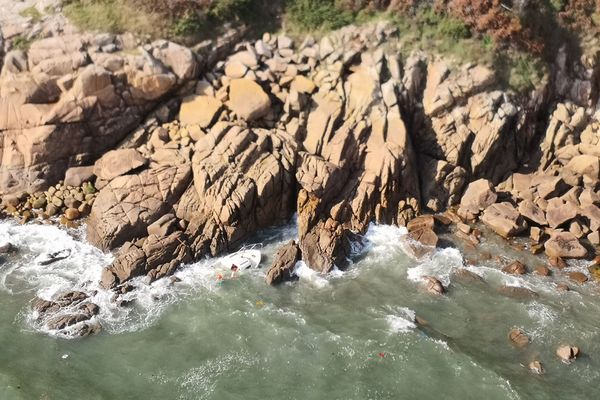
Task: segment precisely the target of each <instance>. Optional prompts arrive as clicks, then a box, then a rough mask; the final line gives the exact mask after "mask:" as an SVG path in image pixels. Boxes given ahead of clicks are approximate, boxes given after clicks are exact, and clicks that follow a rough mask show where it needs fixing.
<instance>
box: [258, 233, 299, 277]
mask: <svg viewBox="0 0 600 400" xmlns="http://www.w3.org/2000/svg"><path fill="white" fill-rule="evenodd" d="M301 258H302V253H301V252H300V246H298V244H297V243H296V242H295V241H293V240H291V241H289V242H288V243H287V244H285V245H284V246H281V247H280V248H279V250H277V254H275V259H274V260H273V264H271V266H270V267H269V270H268V271H267V276H266V278H265V280H266V282H267V284H269V285H276V284H278V283H281V282H285V281H288V280H291V279H293V272H294V268H295V267H296V263H297V262H298V261H300V259H301Z"/></svg>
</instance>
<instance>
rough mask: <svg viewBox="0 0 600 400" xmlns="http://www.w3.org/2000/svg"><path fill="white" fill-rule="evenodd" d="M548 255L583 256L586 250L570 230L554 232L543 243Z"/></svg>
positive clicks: (585, 254)
mask: <svg viewBox="0 0 600 400" xmlns="http://www.w3.org/2000/svg"><path fill="white" fill-rule="evenodd" d="M544 248H545V251H546V255H548V257H560V258H584V257H586V256H587V250H586V249H585V247H583V246H582V245H581V243H579V240H578V239H577V237H576V236H575V235H573V234H572V233H571V232H555V233H553V234H552V235H551V237H550V239H548V240H547V241H546V243H545V244H544Z"/></svg>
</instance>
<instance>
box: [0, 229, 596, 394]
mask: <svg viewBox="0 0 600 400" xmlns="http://www.w3.org/2000/svg"><path fill="white" fill-rule="evenodd" d="M293 233H294V227H288V228H286V229H280V230H275V231H270V232H266V233H265V234H264V235H261V236H260V237H257V238H256V240H257V241H262V242H264V243H266V244H267V245H266V247H265V249H264V255H265V260H264V261H263V264H262V265H263V268H262V269H258V270H253V271H250V272H247V273H245V274H243V275H241V276H240V277H239V278H238V279H235V280H227V281H225V282H223V283H222V284H219V283H217V282H216V281H215V277H214V274H215V271H214V269H213V267H212V264H213V262H212V261H207V262H202V263H197V264H194V265H190V266H186V267H185V268H183V269H182V270H181V271H180V272H178V273H177V275H178V277H179V278H181V280H182V281H181V282H180V283H176V284H174V285H167V284H166V283H165V282H157V283H156V284H154V285H153V286H151V287H148V286H146V285H144V284H143V283H142V282H138V286H139V290H138V291H136V293H132V294H131V298H130V299H131V300H133V302H132V305H131V306H130V307H129V308H126V309H118V308H116V307H114V306H111V305H110V303H109V301H108V297H109V296H108V294H106V293H99V294H98V295H96V297H95V300H96V301H97V302H98V304H99V305H100V307H101V310H102V311H101V313H100V315H99V317H98V320H99V322H100V323H101V324H102V325H103V327H104V331H103V332H102V333H101V334H99V335H97V336H94V337H89V338H85V339H74V340H67V339H64V338H60V337H56V336H53V335H52V334H53V333H52V332H50V333H48V332H44V331H41V330H39V329H38V328H39V327H37V326H36V325H35V323H33V322H32V318H31V315H30V312H29V308H28V303H29V301H30V300H31V299H32V298H33V296H35V295H36V294H38V295H42V296H51V295H52V294H53V293H55V292H56V291H60V290H61V289H67V288H79V287H81V286H82V285H84V284H85V282H86V281H87V280H93V279H94V278H95V277H97V276H98V274H99V271H100V269H101V267H102V266H103V265H105V264H107V263H109V262H110V259H111V257H110V256H107V255H103V254H101V253H100V252H98V251H96V250H95V249H93V248H91V247H90V246H88V245H86V244H85V243H82V242H80V241H79V240H76V239H73V238H71V237H70V236H69V235H68V234H67V233H65V232H64V231H60V230H58V229H57V228H54V227H49V226H35V225H28V226H24V227H21V226H16V225H12V224H7V223H2V224H0V241H2V240H3V239H4V240H6V239H9V240H11V241H12V242H13V243H15V244H17V245H18V246H19V248H20V255H19V256H17V257H13V258H11V259H9V260H5V261H4V264H2V265H1V266H0V287H1V290H0V302H1V304H2V307H1V308H0V343H2V344H3V346H2V350H1V351H0V399H71V398H77V399H361V400H362V399H417V398H418V399H440V398H444V399H481V398H486V399H567V398H568V399H592V398H597V396H598V389H597V385H598V382H600V368H599V367H600V363H599V361H598V354H599V351H600V345H599V339H600V337H599V325H600V299H599V298H598V287H596V286H594V285H593V284H589V285H587V286H584V287H581V288H577V291H571V292H568V293H560V292H557V291H556V290H555V288H554V284H555V283H556V282H558V281H561V279H562V278H561V277H558V276H557V277H554V278H540V277H535V276H527V277H525V278H513V277H508V276H506V275H504V274H502V273H501V272H499V271H498V269H497V267H496V266H494V265H493V263H490V264H487V265H484V264H481V265H480V266H479V267H475V268H473V270H474V271H476V272H477V273H479V274H481V275H482V276H484V277H485V279H486V280H487V282H488V284H487V285H477V284H471V285H468V284H467V285H461V284H459V283H458V282H454V281H453V280H452V279H451V278H450V273H451V271H452V270H453V269H454V268H457V267H458V266H460V265H461V264H462V259H461V256H460V254H459V252H458V251H457V250H452V249H445V250H442V251H438V252H437V253H436V254H435V255H434V256H433V257H432V258H430V259H428V260H425V261H423V262H420V263H418V262H415V261H413V260H411V259H409V258H408V257H407V256H406V255H405V254H404V253H403V251H402V246H401V245H400V242H401V241H400V240H399V239H400V237H401V231H400V230H398V229H396V228H391V227H373V228H372V229H371V231H370V232H369V235H368V237H369V239H370V240H371V247H370V249H369V250H368V252H367V253H366V254H365V255H364V256H363V257H362V258H361V259H360V261H358V262H357V263H356V264H355V265H353V266H352V267H351V268H350V269H349V270H348V271H345V272H344V273H334V274H332V275H331V276H328V277H321V276H317V275H314V274H311V273H310V272H308V270H307V269H306V268H300V270H299V274H300V275H301V278H300V280H299V281H298V282H296V283H294V284H286V285H283V286H280V287H276V288H272V287H268V286H267V285H266V284H264V274H265V268H264V266H265V265H268V264H269V261H270V257H271V256H272V254H273V253H274V251H275V249H276V247H277V244H278V243H280V242H282V241H284V240H286V239H288V238H290V237H293ZM62 247H69V248H72V249H74V251H75V252H74V255H73V256H72V257H71V258H70V259H68V260H65V261H61V262H59V263H57V264H55V265H52V266H49V267H44V268H42V267H39V266H37V265H36V264H35V262H34V260H35V257H36V256H37V255H39V254H40V253H41V252H44V251H49V250H50V249H57V248H62ZM488 248H489V249H491V250H492V251H498V248H497V245H496V244H495V243H487V244H485V245H483V246H482V247H481V248H480V249H478V251H483V250H485V249H488ZM502 253H503V254H505V255H510V251H509V250H506V249H503V250H502ZM574 268H577V267H574ZM422 275H435V276H437V277H438V278H440V279H441V280H442V281H443V282H444V283H446V284H449V293H448V295H447V296H444V297H441V298H438V297H432V296H430V295H428V294H426V293H424V291H423V290H422V287H421V285H420V283H419V277H420V276H422ZM505 283H509V284H518V285H520V286H527V287H530V288H532V289H535V290H536V291H538V293H540V297H539V299H537V300H535V301H525V302H523V301H517V300H514V299H508V298H505V297H502V296H500V295H498V294H497V293H496V292H495V287H496V286H498V285H499V284H505ZM88 285H89V284H88ZM415 314H416V315H418V316H420V317H421V318H424V319H425V320H427V321H428V323H429V325H428V327H427V328H424V329H419V328H417V327H416V326H415V325H414V324H413V322H412V321H413V317H414V315H415ZM512 327H520V328H522V329H523V330H525V332H527V334H528V335H529V336H530V337H531V339H532V342H531V343H530V345H529V346H527V347H526V348H525V349H517V348H515V347H513V346H512V345H511V344H510V343H509V341H508V339H507V334H508V331H509V330H510V329H511V328H512ZM562 343H572V344H574V345H578V346H580V347H581V348H582V350H583V352H584V354H585V355H584V356H583V357H581V358H580V359H578V360H577V361H576V362H574V363H573V364H571V365H564V364H562V363H560V362H559V361H558V360H557V359H556V357H555V356H554V351H555V348H556V347H557V346H558V345H560V344H562ZM533 359H539V360H541V361H542V363H543V364H544V367H545V369H546V373H545V374H544V375H541V376H538V375H534V374H532V373H530V372H529V371H528V370H527V369H526V368H524V367H523V366H522V365H527V363H529V362H530V361H531V360H533Z"/></svg>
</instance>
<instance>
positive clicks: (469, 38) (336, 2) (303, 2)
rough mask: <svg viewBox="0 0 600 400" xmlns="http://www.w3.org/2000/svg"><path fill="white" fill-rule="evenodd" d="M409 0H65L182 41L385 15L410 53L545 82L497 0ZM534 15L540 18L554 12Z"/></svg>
mask: <svg viewBox="0 0 600 400" xmlns="http://www.w3.org/2000/svg"><path fill="white" fill-rule="evenodd" d="M543 1H547V2H548V3H547V6H545V10H553V13H551V14H549V15H551V16H550V18H558V17H556V16H557V15H559V14H561V13H564V12H565V10H567V11H568V10H569V5H571V3H573V2H574V1H579V0H543ZM402 2H404V3H406V4H409V3H410V5H409V6H405V7H404V8H396V9H392V8H386V9H381V8H378V7H376V6H372V4H378V3H377V2H374V1H373V2H369V1H358V0H356V1H354V0H212V1H190V0H169V1H158V0H154V1H152V0H64V5H65V7H64V9H65V12H66V14H67V16H68V17H70V18H71V20H72V21H74V22H75V23H76V24H77V25H79V26H80V27H82V28H83V29H85V30H102V31H110V32H115V33H119V32H125V31H131V32H136V33H138V34H143V35H147V36H149V37H169V38H171V39H174V40H177V41H183V42H186V41H187V40H189V41H190V42H191V41H194V40H198V39H201V38H204V37H210V36H214V35H217V34H219V33H220V32H222V29H223V26H224V25H225V23H228V22H234V23H235V22H244V23H246V24H247V25H248V26H250V28H254V30H255V33H257V34H261V33H262V32H264V31H268V30H271V31H272V30H276V29H277V24H278V23H280V22H281V21H283V25H284V26H285V30H286V31H287V32H288V33H290V32H291V33H293V34H298V35H302V34H304V33H306V32H310V33H311V34H313V35H317V36H318V35H320V34H322V33H326V32H327V31H330V30H333V29H338V28H340V27H342V26H345V25H348V24H352V23H354V24H362V23H366V22H368V21H372V20H374V19H386V20H391V21H392V22H393V23H394V24H396V25H397V26H398V28H399V30H400V41H401V44H402V46H401V52H402V53H403V55H404V56H408V55H409V54H410V53H411V52H412V51H414V50H423V51H427V52H433V53H439V54H441V55H444V56H445V57H447V58H449V59H451V60H454V61H455V62H456V63H457V64H461V63H467V62H477V63H483V64H487V65H489V66H490V67H492V68H493V69H494V70H495V71H496V72H497V74H498V76H499V77H500V78H501V80H502V82H504V83H505V85H506V86H507V87H509V88H512V89H514V90H515V91H519V92H520V91H524V90H528V89H531V88H533V87H535V86H536V85H538V84H539V83H540V82H541V80H542V79H543V77H544V75H545V73H546V69H547V67H546V64H545V63H544V62H543V59H542V55H541V52H539V51H536V50H534V48H535V46H536V45H538V44H539V40H537V39H536V37H533V36H531V31H532V30H531V29H529V30H527V29H525V30H523V29H522V28H521V27H520V26H519V23H518V21H516V20H515V18H516V17H515V16H514V15H513V14H510V13H509V14H507V11H506V10H504V9H497V8H494V7H496V6H493V5H489V4H495V3H494V2H493V1H492V0H482V2H481V3H478V5H477V7H474V8H473V10H472V13H471V14H468V15H467V14H465V12H466V11H465V10H466V8H464V7H466V5H468V4H472V3H470V2H469V1H466V0H444V1H442V2H441V3H442V4H445V6H444V7H446V8H435V9H434V8H433V7H431V6H427V4H428V2H419V1H414V0H403V1H400V3H402ZM384 3H385V2H384ZM368 4H370V5H371V6H367V5H368ZM486 4H488V5H486ZM528 12H530V13H531V10H530V11H528ZM538 14H539V15H538ZM479 15H480V16H481V18H479ZM535 15H536V18H537V20H536V21H543V18H547V17H548V15H547V14H544V13H542V12H538V13H537V14H535ZM481 21H486V22H485V23H480V22H481ZM494 21H496V22H497V23H494ZM536 23H537V22H536ZM269 24H271V25H269ZM499 24H500V25H499ZM502 24H506V26H504V25H502ZM538 25H543V24H539V23H538ZM530 28H531V27H530ZM533 28H535V27H533ZM545 29H550V28H548V27H546V28H545ZM522 31H523V32H522ZM525 31H526V32H525ZM527 35H530V36H527Z"/></svg>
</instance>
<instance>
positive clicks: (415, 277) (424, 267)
mask: <svg viewBox="0 0 600 400" xmlns="http://www.w3.org/2000/svg"><path fill="white" fill-rule="evenodd" d="M462 265H463V259H462V255H461V254H460V251H459V250H458V249H453V248H446V249H437V250H435V251H434V253H433V254H432V255H431V256H430V257H428V258H425V259H424V260H421V261H419V262H418V263H417V265H416V266H414V267H412V268H409V269H408V271H407V274H408V279H410V280H412V281H415V282H418V281H421V280H422V279H423V277H424V276H434V277H436V278H437V279H439V280H440V281H441V282H442V284H443V285H444V286H448V285H449V284H450V276H451V275H452V272H453V271H454V270H456V269H457V268H460V267H462Z"/></svg>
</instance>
